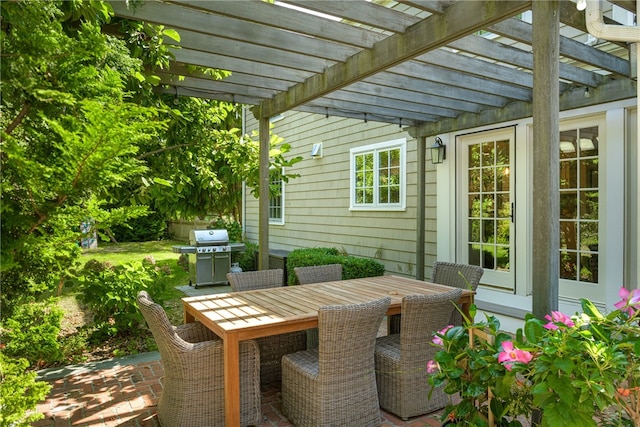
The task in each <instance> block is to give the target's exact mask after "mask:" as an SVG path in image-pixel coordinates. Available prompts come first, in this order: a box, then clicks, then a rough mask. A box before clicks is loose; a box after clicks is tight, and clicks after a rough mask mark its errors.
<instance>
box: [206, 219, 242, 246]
mask: <svg viewBox="0 0 640 427" xmlns="http://www.w3.org/2000/svg"><path fill="white" fill-rule="evenodd" d="M209 228H210V229H213V230H219V229H224V230H227V233H229V241H230V242H242V224H240V223H239V222H238V221H235V220H233V219H225V218H222V217H217V218H215V219H214V220H213V221H211V224H209Z"/></svg>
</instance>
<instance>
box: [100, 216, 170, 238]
mask: <svg viewBox="0 0 640 427" xmlns="http://www.w3.org/2000/svg"><path fill="white" fill-rule="evenodd" d="M111 232H112V233H113V235H114V236H115V238H116V240H117V241H118V242H151V241H154V240H161V239H163V238H165V237H166V234H167V223H166V221H165V216H164V215H161V214H159V213H157V212H150V213H149V214H147V215H145V216H141V217H138V218H131V219H130V220H128V221H127V223H126V224H118V225H115V226H113V227H112V228H111Z"/></svg>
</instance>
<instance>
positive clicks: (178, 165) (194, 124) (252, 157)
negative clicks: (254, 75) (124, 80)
mask: <svg viewBox="0 0 640 427" xmlns="http://www.w3.org/2000/svg"><path fill="white" fill-rule="evenodd" d="M173 108H174V115H173V118H172V120H171V123H170V125H169V128H168V130H167V132H166V133H165V134H164V138H159V139H156V140H152V141H149V144H148V145H147V146H145V149H144V154H142V155H141V156H140V157H139V158H140V159H144V160H145V161H146V162H147V165H148V166H149V170H150V175H149V177H148V182H149V183H151V182H153V183H154V184H156V185H149V187H147V188H144V189H142V193H143V194H141V196H146V197H147V198H149V199H151V200H152V201H153V202H152V206H153V208H154V209H155V210H158V211H161V212H163V213H165V215H166V217H167V218H187V219H191V218H194V217H200V218H204V217H205V216H208V215H220V216H225V217H230V218H234V219H240V214H239V213H240V211H241V209H240V208H241V203H242V198H241V196H242V182H243V181H246V182H247V185H248V186H249V187H251V188H252V189H253V190H254V191H255V192H256V196H257V191H258V188H259V179H258V173H259V168H258V165H259V143H258V141H257V140H256V139H255V138H256V135H255V134H254V135H252V136H253V137H252V136H249V135H244V136H243V135H241V131H240V129H239V128H238V126H239V119H240V112H239V107H238V106H234V105H232V104H229V103H226V102H218V101H211V100H203V99H198V98H180V100H179V104H178V105H175V106H174V107H173ZM289 149H290V146H289V144H286V143H285V142H284V141H283V139H282V138H279V137H277V136H276V135H272V136H271V150H270V153H269V154H270V158H271V167H274V168H278V169H281V168H283V167H290V166H292V165H294V164H295V163H297V162H299V161H300V160H301V158H300V157H296V158H292V159H287V158H286V157H285V154H286V153H287V152H288V151H289ZM294 176H296V175H294V174H286V175H285V176H284V179H289V178H291V177H294ZM142 200H144V199H142Z"/></svg>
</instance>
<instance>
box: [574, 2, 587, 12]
mask: <svg viewBox="0 0 640 427" xmlns="http://www.w3.org/2000/svg"><path fill="white" fill-rule="evenodd" d="M576 8H577V9H578V10H585V9H586V8H587V0H578V1H576Z"/></svg>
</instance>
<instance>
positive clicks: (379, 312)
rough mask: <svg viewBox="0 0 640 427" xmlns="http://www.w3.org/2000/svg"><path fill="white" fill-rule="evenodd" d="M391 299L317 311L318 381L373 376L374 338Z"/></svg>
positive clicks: (324, 308)
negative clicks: (365, 375)
mask: <svg viewBox="0 0 640 427" xmlns="http://www.w3.org/2000/svg"><path fill="white" fill-rule="evenodd" d="M390 304H391V298H389V297H385V298H381V299H378V300H374V301H370V302H366V303H361V304H348V305H332V306H324V307H321V308H320V309H319V310H318V330H319V345H318V368H319V372H318V374H319V377H320V380H321V381H330V379H329V378H339V379H340V381H344V380H348V378H350V377H353V376H362V375H364V373H371V374H373V373H374V358H373V354H374V350H375V345H376V336H377V334H378V329H380V324H381V323H382V319H383V318H384V315H385V313H386V312H387V310H388V309H389V305H390Z"/></svg>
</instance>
